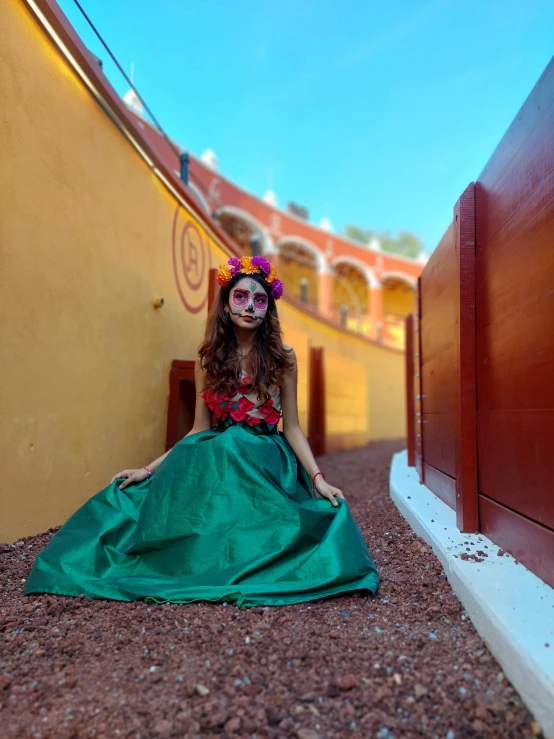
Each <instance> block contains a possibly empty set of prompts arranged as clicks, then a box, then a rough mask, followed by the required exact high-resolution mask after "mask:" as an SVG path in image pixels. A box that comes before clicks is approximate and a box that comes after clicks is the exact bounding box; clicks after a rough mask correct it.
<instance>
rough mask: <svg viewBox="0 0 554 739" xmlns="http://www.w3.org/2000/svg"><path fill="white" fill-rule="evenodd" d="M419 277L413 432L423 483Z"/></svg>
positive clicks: (416, 459) (419, 473) (418, 279)
mask: <svg viewBox="0 0 554 739" xmlns="http://www.w3.org/2000/svg"><path fill="white" fill-rule="evenodd" d="M421 291H422V285H421V277H418V278H417V293H416V321H415V325H414V334H415V336H414V349H416V351H415V352H414V365H415V367H416V368H417V372H416V382H415V398H414V401H415V414H416V434H415V466H416V470H417V472H418V475H419V481H420V483H421V484H422V485H424V484H425V466H424V461H423V377H422V366H423V358H422V356H421Z"/></svg>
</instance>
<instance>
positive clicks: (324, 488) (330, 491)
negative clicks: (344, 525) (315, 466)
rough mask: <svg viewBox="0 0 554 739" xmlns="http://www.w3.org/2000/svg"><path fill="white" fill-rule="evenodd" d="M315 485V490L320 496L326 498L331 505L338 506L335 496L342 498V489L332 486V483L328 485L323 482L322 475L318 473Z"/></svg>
mask: <svg viewBox="0 0 554 739" xmlns="http://www.w3.org/2000/svg"><path fill="white" fill-rule="evenodd" d="M315 487H316V490H317V492H318V493H319V494H320V495H321V497H322V498H327V500H329V501H330V502H331V503H332V505H333V506H334V507H335V508H336V507H337V506H338V503H337V501H336V500H335V498H341V499H342V500H344V495H343V494H342V490H339V489H338V488H335V487H333V486H332V485H329V483H328V482H325V480H324V479H323V477H322V476H321V475H318V476H317V477H316V480H315Z"/></svg>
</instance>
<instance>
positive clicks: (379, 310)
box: [218, 211, 415, 348]
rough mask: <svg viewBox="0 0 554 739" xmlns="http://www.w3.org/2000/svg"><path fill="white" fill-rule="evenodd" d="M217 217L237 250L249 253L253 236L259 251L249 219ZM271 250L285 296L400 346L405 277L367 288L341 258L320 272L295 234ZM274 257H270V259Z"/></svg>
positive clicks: (408, 288)
mask: <svg viewBox="0 0 554 739" xmlns="http://www.w3.org/2000/svg"><path fill="white" fill-rule="evenodd" d="M218 220H219V224H220V226H221V227H222V229H223V230H224V231H225V232H226V233H227V234H228V235H229V236H230V237H231V238H232V239H233V240H234V241H235V242H236V243H237V244H238V246H239V248H240V250H241V252H242V253H243V254H252V240H253V237H254V236H256V235H257V236H258V237H259V245H260V246H259V248H260V253H263V244H264V239H263V234H262V233H261V230H260V229H257V228H256V226H255V224H252V223H251V222H250V221H249V220H247V219H246V218H242V217H241V216H240V214H237V213H229V212H227V211H221V212H220V213H219V214H218ZM277 252H278V257H277V259H278V269H279V273H280V274H279V276H280V278H281V280H282V281H283V283H284V284H285V289H286V290H287V292H288V294H289V295H290V296H291V297H293V298H295V299H296V300H300V301H302V302H304V303H305V304H306V305H308V306H309V307H311V308H314V309H315V310H318V311H319V312H320V313H321V314H322V315H323V316H325V317H327V318H330V319H331V320H333V321H336V322H339V321H341V322H342V323H343V325H345V326H346V328H348V329H350V330H352V331H356V332H357V333H362V334H364V335H365V336H368V337H370V338H373V339H377V340H379V341H383V342H384V343H386V344H390V345H392V346H397V347H399V348H400V347H403V346H404V318H405V317H406V316H407V315H408V314H410V313H411V312H412V311H413V301H414V294H415V291H414V288H413V286H412V284H410V280H409V278H406V279H403V278H402V277H401V276H392V275H391V276H387V277H386V278H384V279H383V280H382V282H381V283H380V282H378V281H377V280H375V282H376V284H375V285H374V286H373V287H371V286H370V284H369V277H368V274H367V273H364V271H363V270H362V268H360V267H357V266H355V265H353V264H351V263H349V262H346V261H345V262H338V263H336V264H335V265H334V266H333V267H332V268H330V269H328V270H324V271H323V272H322V271H321V270H320V269H319V260H318V257H317V255H316V253H315V251H314V250H313V249H309V248H307V247H306V246H304V245H303V244H302V243H299V242H298V241H296V240H295V239H283V240H282V241H281V242H280V243H279V244H278V246H277ZM275 256H276V255H274V256H272V257H270V259H271V260H272V261H273V262H275V261H276V260H275Z"/></svg>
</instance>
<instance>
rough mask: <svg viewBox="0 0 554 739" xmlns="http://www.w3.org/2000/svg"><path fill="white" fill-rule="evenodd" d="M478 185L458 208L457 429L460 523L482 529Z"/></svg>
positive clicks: (467, 192) (464, 528)
mask: <svg viewBox="0 0 554 739" xmlns="http://www.w3.org/2000/svg"><path fill="white" fill-rule="evenodd" d="M474 190H475V188H474V185H473V183H471V184H470V185H469V187H467V189H466V190H465V192H464V193H463V195H462V197H461V198H460V199H459V201H458V202H457V203H456V206H455V208H454V224H455V235H456V238H455V249H456V258H457V263H458V279H457V288H458V289H457V299H456V311H457V315H456V326H457V336H456V337H455V342H454V346H455V347H456V349H457V352H456V353H457V357H456V370H457V371H456V373H455V378H456V388H455V408H454V414H453V420H454V432H455V443H454V449H455V455H456V460H455V470H456V475H455V476H456V526H457V527H458V528H459V529H460V531H465V532H471V531H478V528H479V521H478V504H477V433H476V425H477V417H476V412H477V390H476V377H475V191H474Z"/></svg>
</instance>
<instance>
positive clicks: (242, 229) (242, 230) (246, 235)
mask: <svg viewBox="0 0 554 739" xmlns="http://www.w3.org/2000/svg"><path fill="white" fill-rule="evenodd" d="M217 219H218V221H219V225H220V226H221V228H222V229H223V230H224V231H225V233H226V234H227V235H228V236H230V237H231V238H232V239H233V241H235V242H236V243H237V244H238V245H239V247H240V250H241V252H242V254H251V252H252V237H253V236H254V235H255V234H256V233H257V232H256V230H255V229H254V228H253V227H252V226H251V225H250V224H249V223H248V221H246V220H244V219H243V218H241V217H240V216H237V215H235V214H233V213H227V212H225V211H221V212H220V213H219V214H218V217H217Z"/></svg>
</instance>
